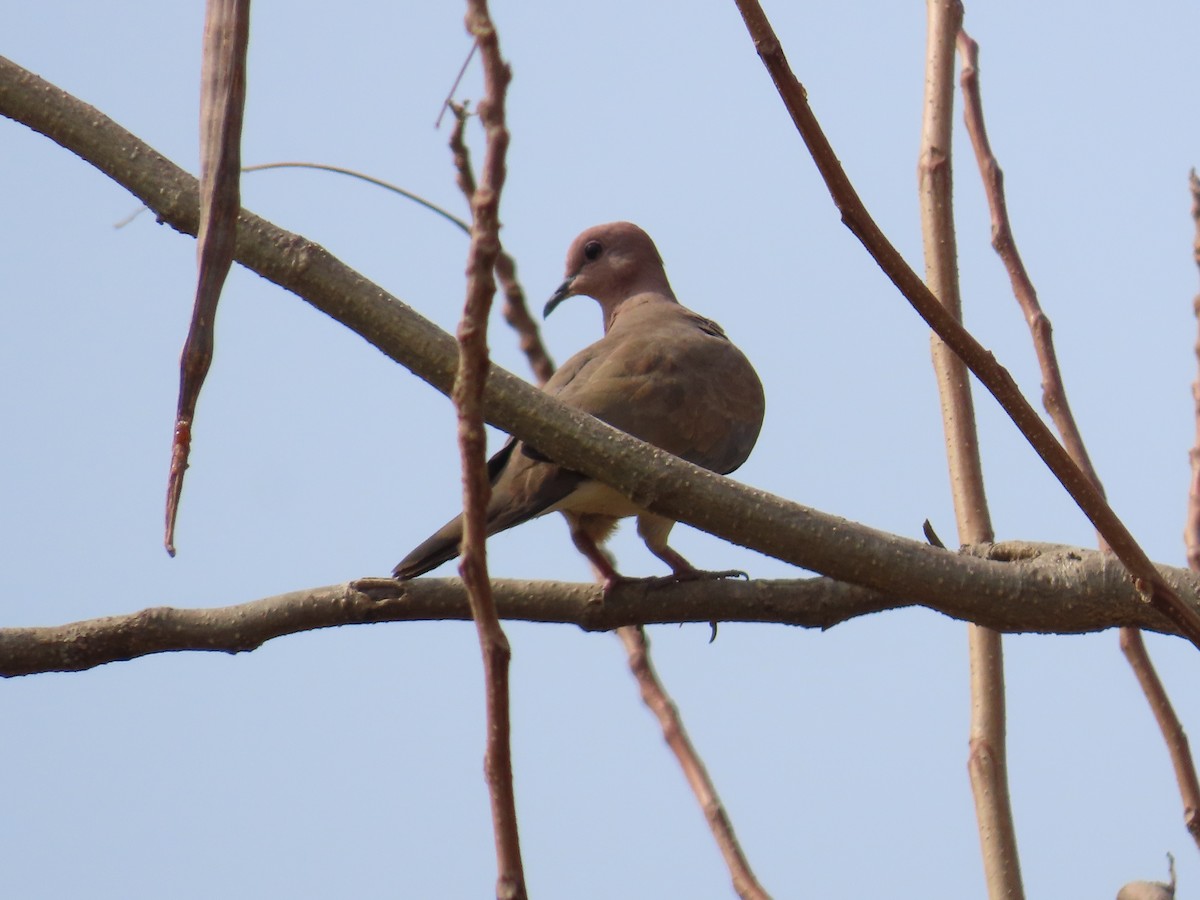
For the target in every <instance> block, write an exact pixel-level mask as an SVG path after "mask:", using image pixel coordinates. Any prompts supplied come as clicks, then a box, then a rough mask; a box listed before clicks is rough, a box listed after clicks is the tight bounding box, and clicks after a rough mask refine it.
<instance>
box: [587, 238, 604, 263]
mask: <svg viewBox="0 0 1200 900" xmlns="http://www.w3.org/2000/svg"><path fill="white" fill-rule="evenodd" d="M603 252H604V248H603V247H602V246H601V245H600V242H599V241H588V242H587V243H586V244H584V245H583V258H584V259H586V260H587V261H588V262H592V261H593V260H597V259H599V258H600V254H601V253H603Z"/></svg>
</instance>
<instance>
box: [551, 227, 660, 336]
mask: <svg viewBox="0 0 1200 900" xmlns="http://www.w3.org/2000/svg"><path fill="white" fill-rule="evenodd" d="M647 292H653V293H661V294H664V295H666V296H667V297H671V298H672V299H673V298H674V294H672V292H671V285H670V283H669V282H668V281H667V273H666V271H665V270H664V269H663V262H662V257H661V256H659V255H658V248H657V247H655V246H654V241H652V240H650V235H648V234H646V232H644V231H642V229H640V228H638V227H637V226H636V225H634V224H633V223H631V222H610V223H609V224H607V225H596V226H594V227H592V228H589V229H588V230H587V231H585V232H583V234H581V235H579V237H577V238H575V240H574V241H573V242H572V244H571V249H570V250H568V251H567V270H566V277H565V278H564V279H563V283H562V284H561V285H559V287H558V290H556V291H555V292H554V295H553V296H551V298H550V300H549V301H548V302H547V303H546V308H545V310H544V312H543V315H545V316H548V315H550V313H552V312H554V309H555V307H557V306H558V304H560V303H562V301H564V300H566V299H567V298H568V297H574V296H576V295H580V294H582V295H584V296H587V297H592V298H594V299H595V300H596V301H597V302H598V303H599V304H600V308H601V309H603V310H604V319H605V321H606V322H608V321H610V320H611V318H612V314H613V312H614V311H615V310H616V308H617V307H618V306H620V305H621V303H622V302H624V301H625V300H627V299H628V298H629V297H632V296H635V295H636V294H641V293H647Z"/></svg>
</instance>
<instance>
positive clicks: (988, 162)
mask: <svg viewBox="0 0 1200 900" xmlns="http://www.w3.org/2000/svg"><path fill="white" fill-rule="evenodd" d="M958 50H959V54H960V55H961V57H962V63H963V68H962V88H963V97H964V114H963V115H964V119H965V120H966V126H967V132H968V134H969V135H970V137H971V144H972V146H973V147H974V149H975V158H976V161H977V162H978V165H979V171H980V173H981V176H982V178H983V183H984V190H985V193H986V195H987V199H988V208H989V209H990V211H991V219H992V246H993V247H994V248H995V250H996V253H997V254H999V256H1000V259H1001V260H1002V261H1003V263H1004V268H1005V270H1006V271H1007V272H1008V276H1009V280H1010V281H1011V283H1012V289H1013V295H1014V296H1015V297H1016V299H1017V302H1018V303H1019V304H1020V306H1021V310H1022V312H1023V313H1024V314H1025V321H1026V322H1027V323H1028V325H1029V330H1030V333H1031V335H1032V337H1033V345H1034V350H1035V352H1036V354H1037V359H1038V365H1039V368H1040V369H1041V373H1042V402H1043V404H1044V405H1045V407H1046V411H1047V412H1048V413H1049V414H1050V417H1051V419H1052V420H1053V421H1054V425H1055V427H1056V428H1057V429H1058V432H1059V435H1060V436H1061V437H1062V440H1063V444H1064V445H1065V446H1066V448H1067V452H1068V453H1070V454H1071V458H1072V459H1074V460H1075V462H1076V463H1077V464H1078V465H1079V467H1080V469H1082V470H1083V471H1084V472H1085V473H1086V474H1087V476H1088V477H1089V478H1090V479H1091V480H1092V482H1093V484H1094V485H1095V487H1096V490H1097V491H1099V492H1100V493H1101V495H1103V493H1104V487H1103V485H1102V484H1101V483H1100V478H1099V476H1098V475H1097V474H1096V470H1095V468H1094V467H1093V466H1092V462H1091V459H1090V458H1089V457H1088V453H1087V448H1086V445H1085V444H1084V441H1083V436H1082V434H1081V433H1080V431H1079V426H1078V425H1077V424H1076V422H1075V417H1074V415H1073V414H1072V413H1071V407H1070V404H1069V403H1068V402H1067V393H1066V387H1065V386H1064V384H1063V379H1062V372H1061V370H1060V368H1059V365H1058V355H1057V354H1056V353H1055V350H1054V337H1053V334H1054V331H1053V328H1052V327H1051V324H1050V320H1049V318H1047V316H1046V315H1045V313H1044V312H1043V311H1042V308H1041V304H1040V303H1039V302H1038V296H1037V291H1036V290H1035V288H1034V286H1033V281H1032V279H1031V278H1030V277H1029V273H1028V271H1027V270H1026V269H1025V265H1024V263H1023V262H1022V260H1021V255H1020V252H1019V251H1018V249H1017V245H1016V241H1015V239H1014V238H1013V233H1012V226H1011V224H1010V221H1009V217H1008V204H1007V202H1006V199H1005V195H1004V173H1003V171H1002V170H1001V168H1000V164H999V162H998V161H997V160H996V157H995V154H994V153H993V151H992V148H991V142H990V141H989V140H988V136H987V128H986V124H985V120H984V117H983V97H982V92H981V91H980V87H979V46H978V44H977V43H976V42H975V41H974V40H972V39H971V37H970V36H969V35H968V34H967V33H966V32H965V31H962V30H960V31H959V33H958ZM1197 203H1200V201H1197ZM1193 212H1194V214H1196V215H1197V216H1198V217H1200V207H1196V208H1194V210H1193ZM1197 260H1198V262H1200V218H1198V221H1197ZM1197 299H1198V300H1200V298H1197ZM1193 394H1194V395H1195V396H1196V397H1197V398H1200V382H1197V385H1196V386H1194V388H1193ZM1197 409H1198V416H1200V406H1198V408H1197ZM1197 435H1198V440H1200V418H1198V420H1197ZM1191 457H1192V460H1193V490H1192V491H1191V492H1189V502H1190V503H1191V502H1194V500H1193V498H1194V497H1195V496H1196V493H1195V478H1196V474H1195V473H1196V468H1195V467H1196V465H1197V460H1198V459H1200V451H1197V450H1195V449H1194V450H1193V451H1192V453H1191ZM1196 514H1197V513H1195V512H1190V515H1196ZM1189 521H1191V520H1189ZM1099 543H1100V549H1101V550H1107V549H1108V547H1107V544H1106V542H1105V540H1104V537H1103V536H1102V535H1101V536H1100V537H1099ZM1190 561H1191V560H1190V559H1189V562H1190ZM1192 568H1193V569H1194V570H1196V571H1200V568H1198V567H1197V566H1196V565H1195V564H1193V565H1192ZM1120 645H1121V650H1122V652H1123V653H1124V654H1125V658H1126V660H1128V662H1129V665H1130V667H1131V668H1132V669H1133V672H1134V675H1135V676H1136V677H1137V680H1138V684H1139V685H1141V688H1142V692H1143V693H1144V694H1145V696H1146V700H1147V702H1148V703H1149V704H1150V709H1151V711H1152V712H1153V713H1154V718H1155V721H1156V722H1158V726H1159V730H1160V731H1161V732H1162V735H1163V740H1164V741H1165V742H1166V745H1167V751H1168V753H1169V755H1170V757H1171V762H1172V765H1173V767H1174V769H1175V777H1176V781H1177V783H1178V785H1179V792H1180V795H1181V798H1182V801H1183V808H1184V823H1185V825H1186V826H1187V829H1188V831H1189V832H1190V833H1191V835H1192V837H1193V839H1194V840H1196V841H1197V842H1198V843H1200V782H1198V781H1197V777H1196V765H1195V761H1194V760H1193V759H1192V754H1191V750H1190V748H1189V746H1188V740H1187V735H1186V734H1185V733H1184V730H1183V725H1182V723H1181V722H1180V721H1179V717H1178V716H1177V715H1176V713H1175V709H1174V707H1173V706H1172V705H1171V702H1170V699H1169V698H1168V696H1167V693H1166V690H1165V688H1164V687H1163V684H1162V681H1161V680H1160V679H1159V677H1158V673H1157V672H1156V671H1155V669H1154V664H1153V663H1152V662H1151V660H1150V654H1149V653H1148V652H1147V650H1146V643H1145V641H1143V640H1142V636H1141V634H1140V632H1138V630H1137V629H1136V628H1131V627H1128V626H1125V627H1122V628H1121V632H1120Z"/></svg>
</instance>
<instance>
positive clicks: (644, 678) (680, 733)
mask: <svg viewBox="0 0 1200 900" xmlns="http://www.w3.org/2000/svg"><path fill="white" fill-rule="evenodd" d="M617 634H618V636H619V637H620V638H621V643H622V644H624V645H625V652H626V653H627V654H628V655H629V668H630V670H631V671H632V672H633V676H634V678H635V679H637V683H638V687H639V688H640V690H641V693H642V700H643V701H644V702H645V704H646V706H648V707H649V708H650V711H651V712H652V713H654V715H655V717H656V718H657V719H658V723H659V725H660V726H661V727H662V731H663V738H664V739H665V740H666V742H667V746H669V747H670V748H671V751H672V752H673V753H674V754H675V758H676V759H677V760H679V765H680V767H681V768H682V769H683V774H684V777H685V778H687V781H688V784H689V785H691V788H692V792H693V793H694V794H695V795H696V799H697V800H699V801H700V809H701V810H702V811H703V812H704V818H705V819H706V820H707V821H708V827H709V829H710V830H711V831H712V833H713V836H714V837H715V838H716V839H717V845H718V846H719V847H720V848H721V855H722V856H723V857H725V864H726V865H727V866H729V873H730V875H732V877H733V889H734V890H735V891H737V894H738V896H739V897H741V898H743V900H767V898H768V897H769V896H770V895H769V894H768V893H767V892H766V891H765V890H763V888H762V885H760V884H759V883H758V879H756V878H755V877H754V872H753V871H751V869H750V863H749V862H748V861H747V859H746V856H745V854H744V853H742V848H741V846H740V845H739V844H738V839H737V835H735V834H734V831H733V823H732V822H730V820H729V816H728V815H727V814H726V812H725V806H724V805H723V804H722V803H721V798H720V797H719V796H717V789H716V787H715V786H714V785H713V783H712V779H711V778H710V777H709V775H708V770H707V769H706V768H705V766H704V762H703V761H702V760H701V759H700V756H699V754H698V753H696V748H695V747H694V746H693V745H692V742H691V740H689V738H688V736H687V731H685V730H684V727H683V721H682V720H681V719H680V718H679V710H678V709H677V708H676V707H675V704H674V703H673V702H671V698H670V696H669V695H668V694H667V692H666V689H665V688H663V686H662V682H660V681H659V680H658V675H657V674H656V673H655V671H654V666H653V664H652V663H651V662H650V642H649V640H648V639H647V638H646V632H645V630H644V629H642V628H641V627H640V626H634V627H626V628H620V629H618V630H617Z"/></svg>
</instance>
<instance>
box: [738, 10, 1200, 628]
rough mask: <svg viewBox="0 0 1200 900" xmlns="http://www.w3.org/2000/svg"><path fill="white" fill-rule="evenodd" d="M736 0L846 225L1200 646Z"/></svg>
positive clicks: (1173, 599)
mask: <svg viewBox="0 0 1200 900" xmlns="http://www.w3.org/2000/svg"><path fill="white" fill-rule="evenodd" d="M735 2H736V3H737V6H738V9H739V10H740V11H741V14H742V18H743V19H744V20H745V23H746V28H747V30H748V31H749V33H750V36H751V38H752V39H753V41H754V46H755V49H756V50H757V51H758V55H759V57H760V58H761V59H762V61H763V64H764V66H766V69H767V71H768V72H769V73H770V75H771V78H772V80H773V81H774V83H775V87H776V88H777V90H778V91H779V94H780V97H781V98H782V100H783V102H784V105H785V106H786V107H787V110H788V112H789V114H790V115H791V117H792V121H793V123H794V124H795V125H796V128H797V130H798V131H799V133H800V135H801V137H802V138H803V139H804V142H805V144H806V145H807V146H808V150H809V154H810V155H811V156H812V158H813V161H814V162H815V163H816V165H817V168H818V169H819V170H820V172H821V175H822V177H823V178H824V179H825V183H826V186H827V188H828V189H829V192H830V196H831V197H832V198H833V201H834V203H835V205H836V206H837V207H838V209H839V211H840V212H841V214H842V221H843V223H844V224H845V225H846V227H847V228H849V229H850V231H851V232H852V233H853V234H854V235H855V237H857V238H858V239H859V241H861V242H862V244H863V246H864V247H865V248H866V249H867V251H868V252H869V253H870V254H871V256H872V257H873V258H874V259H875V261H876V262H877V263H878V264H879V266H880V268H882V269H883V271H884V273H885V274H886V275H887V276H888V278H890V279H891V281H892V283H893V284H895V285H896V287H897V288H898V289H899V290H900V293H902V294H903V295H904V297H905V298H906V299H907V300H908V301H909V303H911V304H912V306H913V308H914V309H915V310H916V311H917V313H918V314H919V315H920V316H921V318H922V319H924V320H925V322H926V323H927V324H928V325H929V327H930V328H932V329H933V330H934V331H935V332H936V333H937V335H938V336H939V337H940V338H941V339H942V340H944V341H945V342H946V343H947V344H948V345H949V346H950V348H951V349H953V350H954V352H955V353H956V354H957V355H958V356H959V357H960V358H961V359H962V360H963V361H964V362H965V363H966V364H967V366H968V368H970V370H971V371H972V372H973V373H974V374H975V376H976V377H977V378H979V380H980V381H981V382H983V384H984V386H985V387H987V389H988V390H989V391H990V392H991V394H992V396H994V397H995V398H996V400H997V401H998V402H999V403H1000V406H1001V407H1002V408H1003V409H1004V411H1005V412H1006V413H1007V414H1008V416H1009V417H1010V418H1011V419H1012V420H1013V423H1014V424H1015V425H1016V426H1017V428H1018V429H1019V430H1020V431H1021V434H1022V435H1023V436H1024V437H1025V439H1026V440H1027V441H1028V442H1029V444H1030V446H1032V447H1033V449H1034V451H1035V452H1036V453H1037V454H1038V456H1040V457H1041V459H1042V461H1043V462H1044V463H1045V464H1046V466H1047V467H1048V468H1049V469H1050V471H1051V472H1053V473H1054V476H1055V477H1056V478H1057V479H1058V480H1059V482H1060V483H1061V484H1062V485H1063V487H1064V488H1066V490H1067V493H1068V494H1070V496H1071V498H1072V499H1073V500H1074V501H1075V503H1076V504H1077V505H1078V506H1079V508H1080V509H1081V510H1082V511H1083V512H1084V514H1085V515H1086V516H1087V517H1088V519H1089V520H1090V521H1091V522H1092V524H1093V525H1094V526H1095V527H1096V529H1097V530H1098V531H1099V532H1100V533H1101V534H1103V535H1104V537H1105V539H1106V540H1107V541H1108V543H1109V544H1110V545H1111V546H1112V548H1113V552H1114V553H1116V555H1117V557H1118V558H1119V559H1120V560H1121V562H1123V563H1124V564H1125V566H1126V568H1127V569H1128V570H1129V573H1130V575H1131V576H1132V577H1133V579H1134V582H1135V584H1137V585H1138V587H1139V589H1140V590H1142V591H1143V592H1144V594H1145V595H1146V599H1147V602H1149V603H1150V604H1151V605H1153V606H1154V607H1155V608H1156V609H1157V610H1159V611H1160V612H1161V613H1162V614H1163V615H1165V616H1169V617H1170V618H1171V619H1172V621H1174V622H1175V623H1176V624H1177V625H1178V627H1179V630H1180V632H1181V633H1182V634H1184V635H1185V636H1186V637H1187V638H1188V640H1189V641H1191V642H1192V643H1193V644H1194V645H1196V647H1198V648H1200V614H1197V613H1196V611H1195V610H1193V609H1190V608H1189V607H1188V606H1187V604H1185V603H1184V602H1183V601H1182V600H1181V599H1180V598H1179V597H1178V596H1177V595H1176V594H1175V592H1174V591H1172V590H1171V587H1170V585H1168V584H1166V583H1164V582H1163V581H1162V580H1161V579H1160V578H1158V576H1157V574H1156V572H1155V570H1154V564H1153V563H1152V562H1151V561H1150V558H1149V557H1148V556H1147V555H1146V552H1145V551H1144V550H1143V549H1142V548H1141V546H1140V545H1139V544H1138V542H1137V541H1136V540H1135V539H1134V537H1133V535H1132V534H1131V533H1130V532H1129V529H1128V528H1126V527H1125V524H1124V523H1123V522H1122V521H1121V520H1120V519H1119V518H1118V517H1117V514H1116V513H1115V512H1113V510H1112V508H1111V507H1109V505H1108V503H1107V501H1106V500H1105V499H1104V497H1103V496H1102V495H1101V494H1100V493H1099V492H1098V491H1097V490H1096V489H1095V487H1094V486H1093V485H1092V483H1091V481H1090V480H1089V479H1088V478H1087V476H1086V475H1085V474H1084V472H1083V471H1082V470H1081V469H1080V468H1079V466H1077V465H1076V464H1075V462H1074V461H1073V460H1072V459H1071V457H1070V456H1069V455H1068V454H1067V452H1066V450H1065V449H1064V448H1063V446H1062V445H1061V444H1060V443H1059V442H1058V441H1057V440H1056V439H1055V437H1054V435H1053V433H1051V431H1050V429H1049V428H1048V427H1047V426H1046V424H1045V423H1044V422H1043V421H1042V420H1041V418H1040V417H1039V416H1038V414H1037V412H1036V410H1034V408H1033V407H1032V406H1031V405H1030V404H1029V401H1028V400H1026V399H1025V397H1024V396H1023V395H1022V394H1021V391H1020V389H1019V388H1018V387H1017V384H1016V382H1015V381H1014V380H1013V377H1012V376H1011V375H1010V374H1009V373H1008V371H1007V370H1006V369H1005V368H1004V367H1003V366H1001V365H1000V364H999V363H998V362H996V360H995V358H994V357H993V356H992V354H991V353H990V352H988V351H987V350H986V349H984V347H983V346H982V345H981V344H980V343H979V342H978V341H977V340H976V339H975V338H974V337H973V336H972V335H971V334H970V333H969V332H967V331H966V329H964V328H963V327H962V325H961V324H960V323H959V322H958V321H956V320H955V319H954V317H953V316H952V315H951V314H950V313H949V312H948V311H947V310H946V309H944V308H943V307H942V305H941V304H940V303H939V302H938V300H937V298H936V297H935V296H934V295H933V294H932V293H931V292H930V290H929V289H928V288H927V287H926V286H925V284H924V283H923V282H922V281H921V279H920V278H919V277H918V276H917V274H916V273H915V272H914V271H913V270H912V269H911V268H910V267H909V265H908V263H906V262H905V261H904V258H903V257H902V256H901V255H900V253H899V252H898V251H897V250H896V248H895V247H894V246H893V245H892V243H891V242H890V241H889V240H888V239H887V237H886V236H885V235H884V234H883V232H882V231H881V230H880V229H879V226H878V225H877V224H876V223H875V221H874V219H872V218H871V216H870V214H869V213H868V212H867V210H866V207H865V206H864V205H863V202H862V200H861V198H859V196H858V193H857V191H855V190H854V186H853V185H852V184H851V183H850V179H849V178H848V177H847V176H846V172H845V170H844V169H843V168H842V165H841V163H840V162H839V161H838V158H837V154H835V153H834V151H833V147H832V146H830V144H829V140H828V139H827V138H826V137H825V134H824V132H823V131H822V130H821V126H820V124H819V123H818V122H817V119H816V116H814V115H813V112H812V109H811V108H810V107H809V105H808V97H807V94H806V92H805V90H804V86H803V85H801V84H800V82H799V81H797V80H796V76H795V75H794V74H793V73H792V70H791V67H790V66H789V65H788V62H787V57H786V56H784V53H783V48H782V46H781V44H780V43H779V38H778V37H776V35H775V31H774V29H772V28H771V23H770V21H769V20H768V19H767V17H766V14H765V13H764V12H763V10H762V6H761V5H760V4H759V3H758V2H757V0H735Z"/></svg>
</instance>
